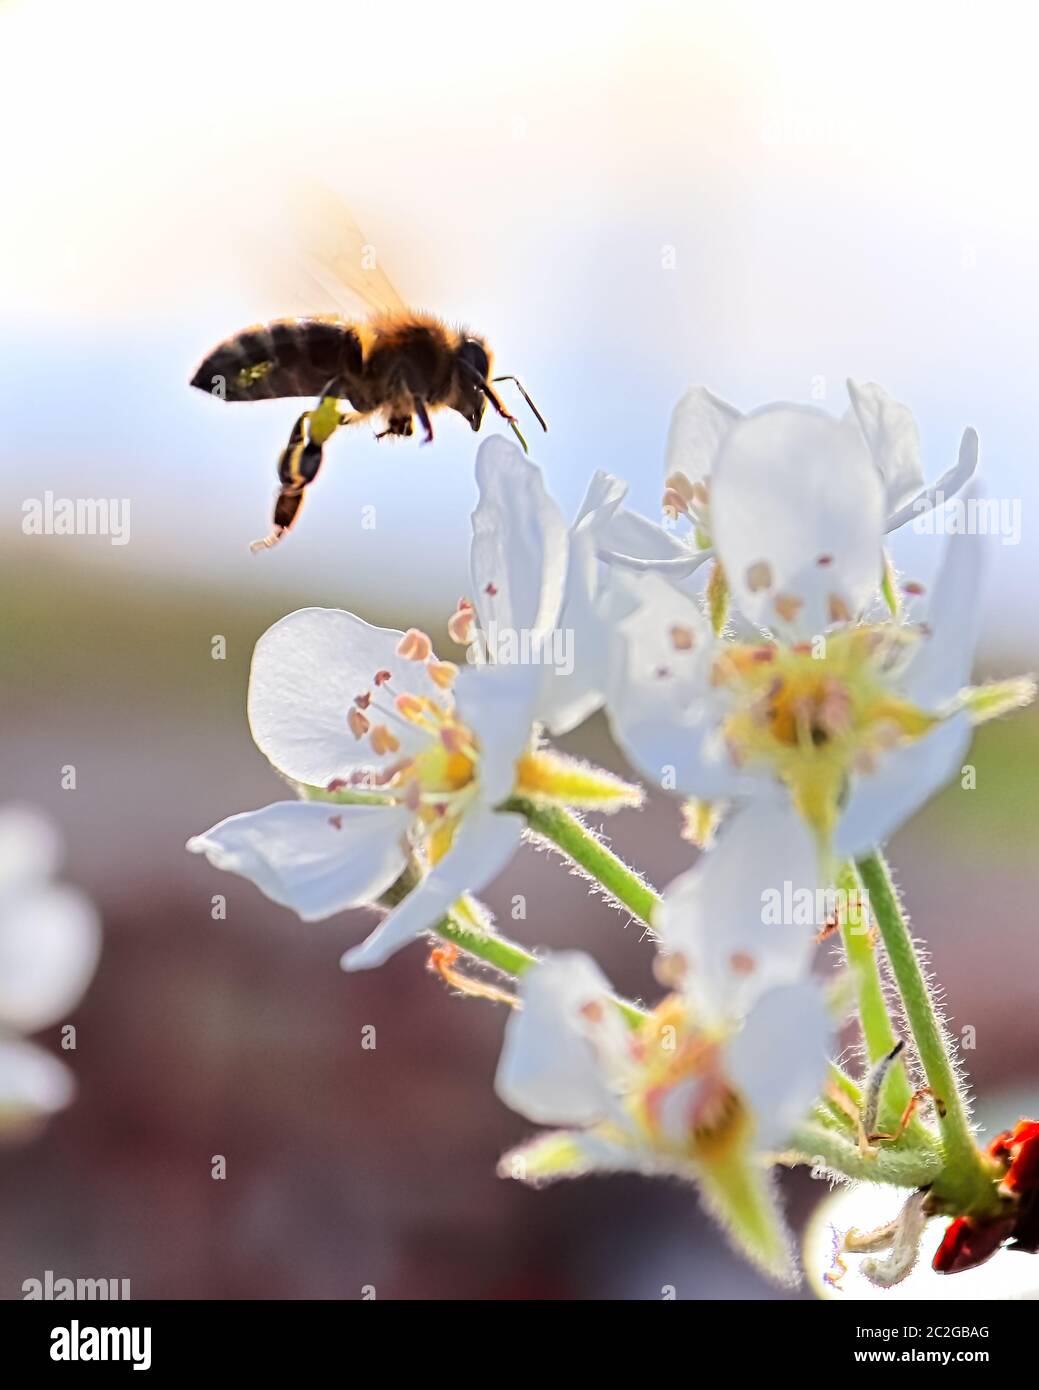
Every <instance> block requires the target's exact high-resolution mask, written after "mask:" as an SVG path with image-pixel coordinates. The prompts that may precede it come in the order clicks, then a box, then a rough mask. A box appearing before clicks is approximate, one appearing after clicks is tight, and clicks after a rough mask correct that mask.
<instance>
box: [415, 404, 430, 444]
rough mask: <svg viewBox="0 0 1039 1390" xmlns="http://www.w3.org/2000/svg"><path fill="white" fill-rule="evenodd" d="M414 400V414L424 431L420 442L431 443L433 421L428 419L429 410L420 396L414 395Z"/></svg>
mask: <svg viewBox="0 0 1039 1390" xmlns="http://www.w3.org/2000/svg"><path fill="white" fill-rule="evenodd" d="M414 402H415V414H416V415H417V416H418V418H419V424H420V425H421V426H422V428H423V429H424V430H425V431H426V437H425V439H424V440H423V441H422V442H423V444H432V443H433V422H432V421H431V420H430V418H429V411H428V410H427V409H426V403H425V401H424V400H423V399H422V397H421V396H415V397H414Z"/></svg>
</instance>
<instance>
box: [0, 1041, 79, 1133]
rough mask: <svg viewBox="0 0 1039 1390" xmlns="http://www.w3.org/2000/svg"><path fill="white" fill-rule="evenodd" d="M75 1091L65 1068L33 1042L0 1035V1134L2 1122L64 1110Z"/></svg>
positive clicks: (69, 1074) (74, 1084)
mask: <svg viewBox="0 0 1039 1390" xmlns="http://www.w3.org/2000/svg"><path fill="white" fill-rule="evenodd" d="M75 1093H76V1083H75V1080H74V1078H73V1075H72V1073H71V1072H70V1071H69V1069H68V1067H66V1066H64V1065H63V1064H62V1063H61V1062H59V1061H58V1059H57V1058H56V1057H52V1056H51V1055H50V1053H49V1052H44V1050H43V1048H42V1047H37V1046H36V1044H35V1043H29V1042H23V1041H22V1039H21V1038H2V1037H0V1135H2V1133H3V1130H4V1126H5V1122H6V1121H7V1120H8V1119H12V1120H13V1121H14V1122H15V1123H18V1122H19V1121H20V1120H23V1119H26V1118H31V1117H33V1116H36V1115H53V1114H54V1113H55V1112H56V1111H58V1110H64V1108H65V1106H66V1105H68V1103H69V1102H70V1101H71V1099H72V1097H73V1096H74V1095H75Z"/></svg>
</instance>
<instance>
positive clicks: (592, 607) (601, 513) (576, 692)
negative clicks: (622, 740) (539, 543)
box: [538, 470, 628, 734]
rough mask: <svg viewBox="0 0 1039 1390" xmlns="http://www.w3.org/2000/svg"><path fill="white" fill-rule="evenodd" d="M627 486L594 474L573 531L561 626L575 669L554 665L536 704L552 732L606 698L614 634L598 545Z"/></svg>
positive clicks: (561, 730) (580, 717)
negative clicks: (603, 601) (604, 602)
mask: <svg viewBox="0 0 1039 1390" xmlns="http://www.w3.org/2000/svg"><path fill="white" fill-rule="evenodd" d="M627 490H628V485H627V483H623V482H621V480H620V479H619V478H614V477H613V476H612V475H611V474H609V473H604V472H602V471H601V470H600V471H598V472H597V473H595V474H594V475H593V477H592V479H591V482H590V483H589V484H588V489H587V491H586V493H585V497H584V501H583V502H582V504H581V507H580V510H579V511H578V514H577V519H576V521H575V522H574V525H573V528H572V529H571V532H570V554H569V560H568V564H567V575H566V587H565V590H564V594H563V605H562V608H561V609H560V613H559V625H558V630H559V632H561V633H562V634H563V636H564V640H565V641H569V642H570V644H571V647H570V657H571V661H572V669H571V670H567V669H566V662H565V661H564V663H563V664H562V665H559V664H558V663H557V664H556V665H555V666H554V668H553V670H552V672H551V675H550V676H549V677H548V679H546V681H545V683H544V686H543V688H542V691H541V699H540V703H539V706H538V714H539V717H540V719H541V720H542V722H543V723H544V724H545V725H546V726H547V728H548V730H549V732H550V733H553V734H562V733H568V732H569V731H570V730H571V729H574V728H576V727H577V725H578V724H580V723H581V722H582V721H583V720H585V719H587V718H588V716H589V715H591V714H593V713H594V712H595V710H597V709H598V708H599V707H600V706H601V705H602V703H603V701H604V700H605V698H606V687H607V682H608V673H609V661H610V648H611V645H612V639H613V632H612V625H611V623H610V622H609V615H608V613H606V612H605V611H603V607H602V604H601V602H600V600H601V598H602V591H603V573H604V571H605V566H604V565H603V562H602V561H601V560H600V558H599V544H600V538H601V536H602V535H603V533H604V531H605V529H606V528H607V527H608V526H609V525H610V523H611V520H612V518H613V517H614V515H615V514H616V513H617V510H618V508H619V507H620V504H621V502H622V501H623V500H624V497H625V494H626V493H627ZM607 582H608V577H607Z"/></svg>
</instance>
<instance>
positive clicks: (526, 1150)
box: [497, 1129, 653, 1187]
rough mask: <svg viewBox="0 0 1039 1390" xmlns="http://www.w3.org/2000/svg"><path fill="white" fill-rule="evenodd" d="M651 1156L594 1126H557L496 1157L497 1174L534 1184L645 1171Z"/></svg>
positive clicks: (650, 1164)
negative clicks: (497, 1158)
mask: <svg viewBox="0 0 1039 1390" xmlns="http://www.w3.org/2000/svg"><path fill="white" fill-rule="evenodd" d="M652 1169H653V1156H652V1155H651V1154H647V1153H646V1152H645V1151H644V1150H640V1149H636V1148H632V1147H629V1146H628V1145H626V1144H620V1143H618V1142H617V1141H616V1140H614V1139H613V1138H612V1137H608V1136H607V1135H606V1134H602V1133H599V1132H598V1131H597V1130H594V1129H556V1130H553V1131H552V1132H551V1133H550V1134H539V1135H537V1136H536V1138H534V1139H531V1140H529V1141H528V1142H527V1143H526V1144H520V1145H519V1146H518V1147H517V1148H515V1149H510V1150H509V1152H508V1153H507V1154H503V1155H502V1157H501V1158H500V1159H499V1160H498V1169H497V1171H498V1177H499V1178H512V1179H513V1180H514V1181H516V1182H529V1183H532V1184H533V1185H534V1186H536V1187H540V1186H543V1185H544V1184H545V1183H550V1182H556V1181H558V1180H559V1179H560V1178H583V1177H587V1176H588V1175H589V1174H590V1173H647V1172H651V1171H652Z"/></svg>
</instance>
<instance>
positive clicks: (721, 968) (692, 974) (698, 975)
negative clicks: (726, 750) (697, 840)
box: [653, 802, 821, 1022]
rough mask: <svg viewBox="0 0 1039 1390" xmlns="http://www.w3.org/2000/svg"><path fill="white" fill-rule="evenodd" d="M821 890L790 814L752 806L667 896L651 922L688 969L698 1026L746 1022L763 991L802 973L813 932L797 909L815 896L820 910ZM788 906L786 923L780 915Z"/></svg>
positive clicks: (807, 842)
mask: <svg viewBox="0 0 1039 1390" xmlns="http://www.w3.org/2000/svg"><path fill="white" fill-rule="evenodd" d="M820 886H821V885H820V883H819V875H818V869H817V853H816V847H815V843H814V841H813V839H812V836H811V835H810V834H809V832H808V830H807V829H806V828H805V826H804V825H803V823H802V822H801V820H800V818H799V817H798V816H797V815H796V813H795V812H794V810H793V809H792V807H790V806H789V805H780V806H773V805H769V804H762V803H760V802H754V803H751V804H750V805H748V806H746V807H745V808H744V809H743V810H740V811H738V812H737V813H736V814H735V815H734V816H733V817H732V818H731V820H730V821H729V822H728V823H727V824H726V825H725V826H724V827H723V829H722V830H721V831H720V833H719V836H718V843H717V844H716V845H715V846H714V848H713V849H712V850H710V851H709V852H708V853H706V854H704V855H702V856H701V858H700V859H699V860H698V861H697V863H696V865H695V866H694V867H693V868H692V869H690V870H688V872H686V873H684V874H682V875H681V876H680V877H679V878H677V879H675V880H674V882H672V883H671V884H670V885H669V886H668V887H667V888H666V889H665V891H664V895H663V899H662V902H661V905H660V908H659V909H658V912H657V913H656V914H655V916H654V921H653V925H654V927H655V928H656V929H657V931H658V932H659V934H660V938H661V947H662V949H663V950H664V951H665V952H678V953H679V954H680V956H681V958H682V960H683V962H684V964H685V967H686V969H685V976H684V981H683V989H684V991H685V992H686V994H688V995H689V996H690V998H691V1001H692V1011H693V1017H694V1018H697V1019H705V1018H709V1019H711V1020H712V1021H714V1022H726V1021H730V1020H734V1019H738V1018H742V1017H743V1016H744V1015H745V1014H746V1013H747V1011H748V1010H749V1009H750V1008H751V1007H752V1005H753V1003H754V1001H755V1000H756V999H758V998H759V997H760V996H761V995H762V994H763V993H765V992H766V991H767V990H771V989H772V988H773V987H774V986H776V985H780V984H789V983H790V982H791V981H793V980H796V979H798V978H799V977H800V976H802V975H804V974H805V972H806V971H807V969H808V966H809V962H810V961H811V958H812V952H813V949H814V936H815V932H814V930H813V928H812V925H811V921H810V920H809V921H806V920H805V915H806V914H804V913H798V914H797V915H796V916H794V915H793V905H794V904H797V903H798V902H799V901H800V900H801V896H802V895H804V894H810V895H811V898H810V900H808V901H810V902H811V904H812V905H813V906H814V902H815V895H816V889H817V888H819V887H820ZM773 895H774V896H773ZM787 902H789V903H790V904H791V905H792V908H791V913H790V914H787V913H786V912H785V910H783V908H782V906H780V908H779V910H776V907H775V905H776V904H777V903H778V904H780V905H782V904H785V903H787ZM769 909H771V910H769ZM788 916H790V917H792V918H793V920H787V917H788Z"/></svg>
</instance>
